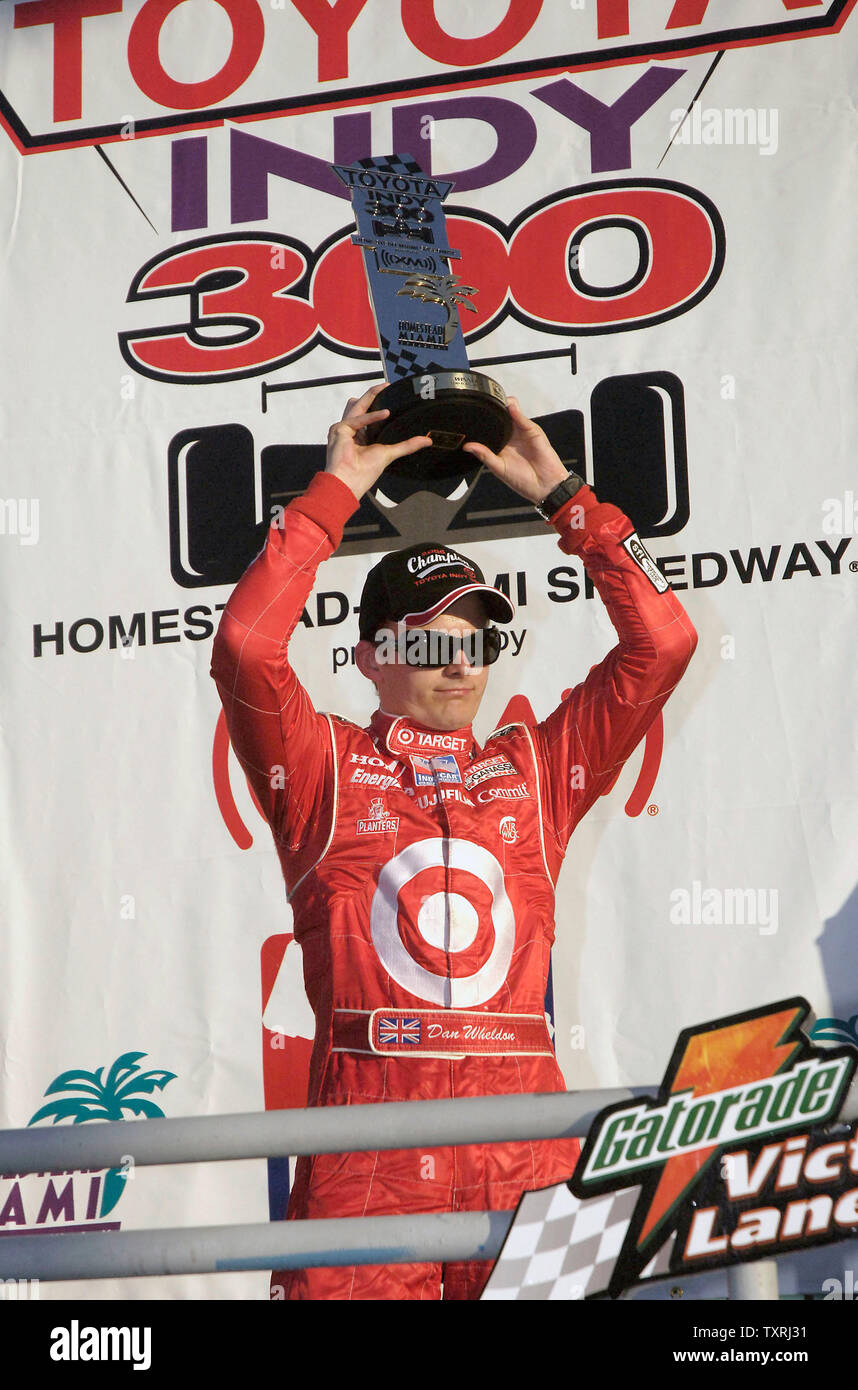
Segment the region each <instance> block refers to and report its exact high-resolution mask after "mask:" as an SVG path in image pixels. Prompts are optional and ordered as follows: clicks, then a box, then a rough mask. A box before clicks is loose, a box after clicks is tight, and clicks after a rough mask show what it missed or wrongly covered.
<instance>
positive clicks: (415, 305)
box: [331, 154, 512, 480]
mask: <svg viewBox="0 0 858 1390" xmlns="http://www.w3.org/2000/svg"><path fill="white" fill-rule="evenodd" d="M331 168H332V169H333V170H334V173H335V174H337V176H338V177H339V178H340V179H342V181H343V183H344V184H345V185H346V187H347V188H348V190H349V193H350V194H351V199H352V204H353V206H354V210H355V219H356V222H357V228H358V230H357V234H356V235H354V236H353V237H352V241H353V243H354V244H355V245H356V246H360V247H361V248H362V250H363V259H364V268H365V270H366V278H367V285H368V288H369V298H370V303H371V305H372V311H373V315H374V317H375V328H376V333H377V335H378V345H379V349H380V351H381V359H382V362H383V364H384V375H385V379H386V380H387V382H388V385H387V386H386V387H385V388H384V390H383V391H381V392H380V393H379V394H378V396H377V397H376V399H375V402H374V403H373V409H374V410H389V411H390V414H389V416H388V417H387V419H386V420H382V421H381V423H380V424H376V425H371V426H370V427H369V428H368V429H367V431H366V436H367V439H368V441H369V442H370V443H374V442H375V441H376V440H380V441H381V442H382V443H385V444H393V443H398V442H399V440H402V439H410V438H411V436H412V435H415V434H425V435H429V437H430V438H431V440H432V447H431V448H428V447H427V448H425V449H421V450H420V451H419V452H418V453H416V454H411V455H409V456H408V457H407V458H404V459H400V460H399V461H398V462H397V463H395V464H393V465H392V466H391V468H390V469H389V470H388V471H389V472H390V473H393V474H398V475H399V476H401V477H405V478H413V479H427V478H432V479H433V480H434V479H438V478H451V477H455V476H461V475H462V474H464V473H473V471H474V470H475V468H477V467H478V466H479V465H478V464H477V461H476V459H475V458H474V457H473V455H472V454H466V453H463V452H462V445H463V444H464V443H466V442H467V441H468V440H474V441H476V442H477V443H480V444H485V445H486V446H487V448H489V449H491V450H492V452H493V453H497V452H498V451H499V450H500V449H502V448H503V446H504V445H505V444H506V442H507V440H508V439H509V437H510V435H511V433H512V420H511V419H510V415H509V411H508V409H507V403H506V396H505V394H504V392H503V389H502V387H500V386H499V385H498V383H497V382H496V381H493V380H492V379H491V377H488V376H484V375H483V373H482V372H472V371H471V369H470V366H469V364H468V355H467V352H466V349H465V339H464V335H463V333H462V328H461V325H460V323H459V316H458V312H457V310H458V307H459V305H461V306H462V307H463V308H465V309H468V310H470V311H471V313H476V309H475V308H474V305H473V304H471V303H470V298H471V296H472V295H474V294H476V293H477V290H476V288H475V287H474V286H472V285H463V284H462V283H461V282H460V281H459V280H458V279H457V278H456V276H455V275H454V274H453V273H452V272H451V270H450V261H451V260H458V259H460V253H459V252H458V251H455V250H452V249H451V248H450V247H449V246H447V244H446V243H447V231H446V224H445V220H444V209H443V206H442V204H443V200H444V199H445V198H446V197H447V195H448V194H449V193H450V191H451V189H452V188H453V184H452V183H451V182H450V180H449V179H447V180H444V179H436V178H433V177H432V176H431V175H429V174H424V172H423V170H422V169H421V168H420V165H419V164H418V163H417V161H416V160H415V159H414V158H412V156H411V155H407V154H402V155H396V154H394V155H388V156H386V157H383V158H378V159H361V160H358V162H357V164H355V165H352V166H351V167H347V166H344V165H339V164H332V165H331Z"/></svg>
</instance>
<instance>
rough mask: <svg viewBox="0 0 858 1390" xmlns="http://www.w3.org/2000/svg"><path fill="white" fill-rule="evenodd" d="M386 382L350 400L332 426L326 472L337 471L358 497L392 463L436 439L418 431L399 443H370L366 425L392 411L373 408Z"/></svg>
mask: <svg viewBox="0 0 858 1390" xmlns="http://www.w3.org/2000/svg"><path fill="white" fill-rule="evenodd" d="M386 385H387V382H386V381H381V382H379V384H378V385H377V386H371V387H370V388H369V390H368V391H365V392H364V394H363V395H362V396H360V397H359V398H358V399H357V400H350V401H349V402H348V404H347V406H346V408H345V410H344V411H343V418H342V420H338V421H337V423H336V424H335V425H331V428H330V429H329V430H328V457H327V462H326V464H325V472H326V473H333V474H334V477H336V478H339V479H340V481H341V482H344V483H345V484H346V486H347V487H349V488H351V490H352V492H353V493H354V495H355V497H356V498H357V500H358V501H360V499H361V498H362V497H363V495H364V493H365V492H368V491H369V489H370V488H371V487H372V486H373V484H374V483H376V482H378V479H379V478H380V477H381V475H382V473H383V472H384V470H385V468H387V466H388V464H390V463H393V462H394V460H396V459H401V458H405V456H406V454H416V453H417V451H418V449H425V448H427V447H428V446H429V445H431V443H432V440H431V439H430V438H429V436H428V435H425V434H418V435H414V436H413V437H412V438H411V439H403V440H402V441H401V443H399V444H367V442H366V435H365V433H364V431H365V429H366V426H367V425H372V424H374V423H375V421H376V420H384V419H386V418H387V416H388V415H389V414H390V411H389V410H371V409H370V406H371V405H372V402H373V401H374V400H375V398H376V396H377V395H378V393H379V391H383V390H384V388H385V386H386Z"/></svg>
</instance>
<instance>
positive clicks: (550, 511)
mask: <svg viewBox="0 0 858 1390" xmlns="http://www.w3.org/2000/svg"><path fill="white" fill-rule="evenodd" d="M561 463H563V466H564V467H565V468H569V465H568V463H566V461H565V459H561ZM583 486H584V479H583V478H579V476H578V474H577V473H573V472H572V470H571V468H570V469H569V476H568V477H566V478H564V479H563V482H562V483H558V484H557V486H556V487H555V488H552V489H551V491H550V492H549V494H548V496H547V497H543V499H542V501H541V502H534V504H533V505H534V506H535V508H536V510H537V511H538V512H539V515H540V516H541V517H543V518H544V519H545V520H546V521H550V520H551V518H552V517H553V516H554V515H555V514H556V513H557V512H559V511H560V508H561V507H562V506H563V504H564V503H565V502H568V501H569V498H570V497H574V496H575V493H576V492H577V491H578V489H579V488H580V487H583Z"/></svg>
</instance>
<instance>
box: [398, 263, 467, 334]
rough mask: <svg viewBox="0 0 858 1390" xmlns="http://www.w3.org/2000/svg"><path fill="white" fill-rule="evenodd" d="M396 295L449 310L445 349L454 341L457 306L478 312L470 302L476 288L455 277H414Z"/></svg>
mask: <svg viewBox="0 0 858 1390" xmlns="http://www.w3.org/2000/svg"><path fill="white" fill-rule="evenodd" d="M396 293H397V294H406V295H408V296H409V298H411V299H419V300H422V302H423V303H424V304H442V305H443V306H444V308H445V309H446V310H447V322H446V324H445V325H444V345H445V347H446V346H448V345H449V344H450V343H451V342H452V341H453V338H454V336H455V333H456V321H455V320H454V318H453V313H454V310H455V309H456V308H457V306H458V305H459V304H462V305H464V307H465V308H466V309H470V311H471V313H472V314H475V313H476V312H477V310H476V306H475V305H474V304H470V303H469V302H468V297H469V295H472V294H476V293H477V290H476V287H475V286H474V285H463V284H461V282H460V281H458V280H457V279H456V277H455V275H412V276H411V277H410V278H409V279H408V280H406V281H405V284H404V285H403V286H402V289H401V290H397V291H396Z"/></svg>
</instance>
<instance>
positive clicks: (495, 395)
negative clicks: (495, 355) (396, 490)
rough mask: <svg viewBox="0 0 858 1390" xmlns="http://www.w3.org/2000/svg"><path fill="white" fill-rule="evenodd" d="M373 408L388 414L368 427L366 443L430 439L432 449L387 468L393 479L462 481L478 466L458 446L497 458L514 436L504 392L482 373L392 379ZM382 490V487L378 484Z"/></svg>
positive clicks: (375, 401)
mask: <svg viewBox="0 0 858 1390" xmlns="http://www.w3.org/2000/svg"><path fill="white" fill-rule="evenodd" d="M372 408H373V410H389V411H390V414H389V415H388V417H387V419H386V420H382V421H381V422H380V423H379V424H377V425H370V426H369V428H368V429H367V431H366V437H367V440H368V442H369V443H370V444H374V443H376V442H380V443H382V444H398V443H399V441H400V440H402V439H410V438H411V437H412V436H413V435H415V434H428V435H430V436H431V438H432V441H433V445H432V448H431V449H429V448H426V449H420V450H419V451H418V452H417V453H416V454H409V455H408V456H407V457H406V458H404V459H399V460H398V461H397V462H396V463H392V464H391V465H390V467H389V468H388V469H387V470H386V472H387V473H392V474H393V475H394V476H396V477H401V478H410V479H413V480H414V481H415V482H419V481H420V480H421V479H426V480H429V479H431V480H435V479H438V478H454V477H459V478H460V477H462V475H463V474H466V473H473V472H474V471H475V470H476V469H477V468H479V466H480V465H479V462H478V461H477V459H475V458H474V456H473V454H466V453H465V452H464V451H463V449H462V445H463V444H466V443H468V442H469V441H473V442H474V443H475V444H485V446H486V448H487V449H491V451H492V453H494V454H497V453H499V452H500V450H501V449H502V448H503V447H504V445H505V444H506V443H507V442H508V440H509V437H510V435H511V434H512V419H511V418H510V413H509V410H508V408H507V403H506V396H505V395H504V392H503V389H502V388H501V387H500V386H498V384H497V382H496V381H492V379H491V377H488V376H484V375H483V374H482V372H471V371H464V370H462V371H455V372H427V373H425V374H424V375H422V376H409V377H406V378H405V379H404V380H403V381H395V382H393V383H392V384H391V385H390V386H386V387H385V389H384V390H383V391H380V392H379V394H378V395H377V396H376V398H375V400H374V401H373V404H372ZM382 486H383V484H382Z"/></svg>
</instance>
